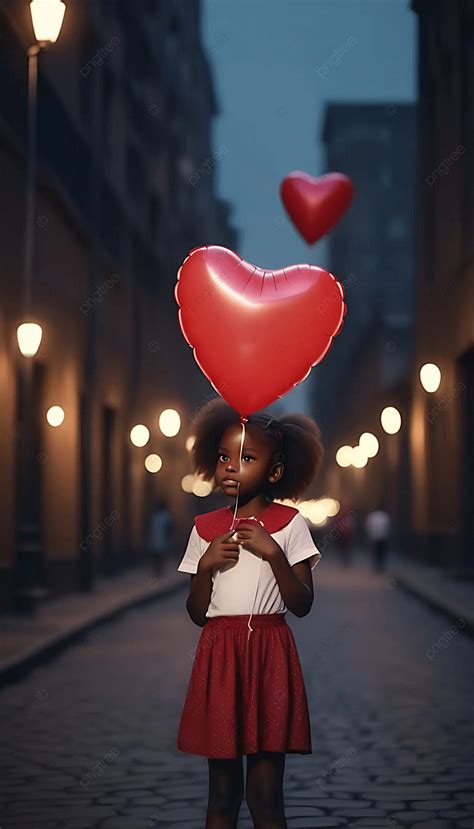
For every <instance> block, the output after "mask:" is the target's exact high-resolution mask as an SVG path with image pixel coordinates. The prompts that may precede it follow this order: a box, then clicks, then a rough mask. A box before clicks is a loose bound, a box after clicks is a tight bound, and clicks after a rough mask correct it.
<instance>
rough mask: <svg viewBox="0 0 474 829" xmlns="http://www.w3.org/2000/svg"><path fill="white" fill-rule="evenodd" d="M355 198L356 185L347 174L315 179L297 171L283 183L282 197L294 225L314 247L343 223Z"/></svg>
mask: <svg viewBox="0 0 474 829" xmlns="http://www.w3.org/2000/svg"><path fill="white" fill-rule="evenodd" d="M353 195H354V185H353V184H352V181H351V180H350V178H348V177H347V176H345V175H344V174H343V173H327V174H326V175H324V176H321V177H320V178H313V177H312V176H310V175H308V173H302V172H300V171H299V170H295V172H293V173H289V175H287V176H286V178H284V179H283V181H282V182H281V185H280V196H281V200H282V202H283V204H284V206H285V209H286V212H287V213H288V215H289V217H290V219H291V220H292V222H293V224H294V225H295V226H296V227H297V228H298V230H299V232H300V233H301V235H302V237H303V238H304V239H305V240H306V241H307V242H308V244H310V245H312V244H314V242H316V241H317V240H318V239H320V238H321V237H322V236H324V235H325V234H326V233H328V232H329V231H330V230H331V228H332V227H334V225H335V224H336V223H337V222H338V221H339V219H340V218H341V217H342V216H343V215H344V213H345V212H346V210H347V209H348V207H349V205H350V203H351V201H352V197H353Z"/></svg>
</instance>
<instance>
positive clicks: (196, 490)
mask: <svg viewBox="0 0 474 829" xmlns="http://www.w3.org/2000/svg"><path fill="white" fill-rule="evenodd" d="M192 492H193V495H198V496H199V497H200V498H205V497H206V495H210V494H211V492H212V486H211V484H210V483H209V481H203V480H201V478H198V479H197V480H195V481H194V484H193V488H192Z"/></svg>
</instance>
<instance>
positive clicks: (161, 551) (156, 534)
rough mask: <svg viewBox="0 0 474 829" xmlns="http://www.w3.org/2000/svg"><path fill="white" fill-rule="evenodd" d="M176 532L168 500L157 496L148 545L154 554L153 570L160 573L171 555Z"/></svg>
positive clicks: (151, 518)
mask: <svg viewBox="0 0 474 829" xmlns="http://www.w3.org/2000/svg"><path fill="white" fill-rule="evenodd" d="M173 534H174V521H173V516H172V515H171V513H170V511H169V509H168V507H167V504H166V502H165V501H164V500H163V499H162V498H157V500H156V501H155V506H154V508H153V512H152V514H151V516H150V529H149V539H148V546H149V549H150V551H151V554H152V556H153V571H154V572H155V573H159V572H160V571H161V570H162V569H163V566H164V563H165V561H166V559H167V558H168V556H169V555H170V552H171V549H172V544H173Z"/></svg>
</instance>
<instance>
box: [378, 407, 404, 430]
mask: <svg viewBox="0 0 474 829" xmlns="http://www.w3.org/2000/svg"><path fill="white" fill-rule="evenodd" d="M380 423H381V424H382V429H383V430H384V432H387V435H396V433H397V432H398V431H399V430H400V427H401V425H402V416H401V414H400V412H399V411H398V409H396V408H395V406H386V407H385V409H383V411H382V412H381V413H380Z"/></svg>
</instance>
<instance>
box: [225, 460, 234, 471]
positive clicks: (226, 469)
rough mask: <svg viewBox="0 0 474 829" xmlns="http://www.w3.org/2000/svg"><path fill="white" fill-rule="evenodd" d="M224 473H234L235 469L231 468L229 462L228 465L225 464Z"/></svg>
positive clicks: (231, 465)
mask: <svg viewBox="0 0 474 829" xmlns="http://www.w3.org/2000/svg"><path fill="white" fill-rule="evenodd" d="M225 471H226V472H235V471H236V467H235V466H233V464H232V463H231V462H230V461H229V462H228V464H227V466H226V468H225Z"/></svg>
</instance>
